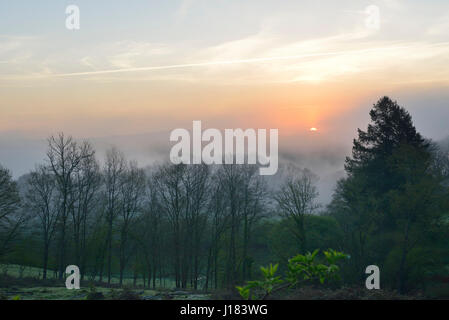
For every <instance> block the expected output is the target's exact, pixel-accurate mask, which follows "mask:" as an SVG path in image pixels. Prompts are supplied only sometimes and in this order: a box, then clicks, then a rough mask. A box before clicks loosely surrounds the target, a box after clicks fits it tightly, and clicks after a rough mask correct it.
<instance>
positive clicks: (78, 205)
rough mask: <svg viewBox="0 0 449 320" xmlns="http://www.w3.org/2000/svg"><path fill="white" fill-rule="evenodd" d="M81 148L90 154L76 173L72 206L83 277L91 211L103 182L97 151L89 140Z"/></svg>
mask: <svg viewBox="0 0 449 320" xmlns="http://www.w3.org/2000/svg"><path fill="white" fill-rule="evenodd" d="M81 149H82V150H83V152H84V153H85V154H87V155H89V156H87V157H85V158H83V159H82V161H81V162H80V165H79V167H78V168H77V170H76V171H75V174H74V183H75V188H74V193H75V204H74V206H73V207H72V208H71V209H72V210H71V213H72V222H73V237H74V242H75V262H76V264H77V265H78V266H80V271H81V275H82V277H84V273H85V265H86V255H87V247H86V242H87V232H88V226H87V223H88V219H89V213H90V212H91V211H92V208H93V206H94V205H95V200H98V199H96V195H97V194H98V189H99V187H100V184H101V175H100V169H99V164H98V162H97V160H96V159H95V151H94V149H93V147H92V146H91V144H90V143H89V142H84V143H83V145H82V147H81Z"/></svg>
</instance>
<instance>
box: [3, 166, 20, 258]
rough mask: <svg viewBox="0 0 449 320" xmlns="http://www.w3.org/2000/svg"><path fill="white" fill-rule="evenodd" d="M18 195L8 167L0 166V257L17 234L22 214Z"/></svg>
mask: <svg viewBox="0 0 449 320" xmlns="http://www.w3.org/2000/svg"><path fill="white" fill-rule="evenodd" d="M19 208H20V196H19V192H18V190H17V185H16V183H15V182H14V181H13V180H12V177H11V174H10V173H9V170H8V169H5V168H3V167H2V166H0V257H1V256H2V255H4V254H6V252H7V251H8V249H9V245H10V244H11V242H12V240H13V239H14V238H15V237H16V236H17V234H18V231H19V228H20V226H21V224H22V223H23V222H24V218H25V217H24V216H23V215H22V214H21V213H20V212H19V211H20V210H19Z"/></svg>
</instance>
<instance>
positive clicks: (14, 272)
mask: <svg viewBox="0 0 449 320" xmlns="http://www.w3.org/2000/svg"><path fill="white" fill-rule="evenodd" d="M20 268H21V266H20V265H17V264H0V274H2V275H3V274H5V271H6V274H7V275H9V276H12V277H15V278H19V277H20ZM42 274H43V269H42V268H36V267H29V266H25V267H24V270H23V273H22V277H24V278H26V277H30V278H38V279H42ZM47 278H48V279H55V277H54V270H49V269H48V270H47ZM85 280H87V281H88V280H90V277H89V276H87V277H86V278H85ZM99 280H100V277H98V276H97V277H95V279H94V281H99ZM102 281H103V282H106V281H107V276H103V280H102ZM147 281H148V280H147ZM111 283H112V284H119V283H120V277H119V275H114V274H113V275H112V277H111ZM133 284H134V279H133V277H132V276H130V275H126V274H125V276H124V278H123V285H128V286H132V285H133ZM143 284H144V283H143V278H142V277H139V278H137V281H136V285H137V286H142V287H143ZM156 286H161V285H160V283H159V279H157V281H156ZM162 286H163V287H166V288H174V287H175V282H174V281H173V279H169V278H165V279H162Z"/></svg>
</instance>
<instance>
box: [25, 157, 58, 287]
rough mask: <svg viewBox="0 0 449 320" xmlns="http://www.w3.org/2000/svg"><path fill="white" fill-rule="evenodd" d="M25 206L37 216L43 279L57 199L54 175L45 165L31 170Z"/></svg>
mask: <svg viewBox="0 0 449 320" xmlns="http://www.w3.org/2000/svg"><path fill="white" fill-rule="evenodd" d="M25 199H26V207H27V208H28V209H30V210H31V211H32V212H34V213H35V214H36V215H37V217H38V218H39V222H40V227H41V230H42V240H43V242H44V252H43V275H42V277H43V279H46V278H47V268H48V254H49V249H50V244H51V241H52V240H53V236H54V232H55V227H56V221H57V218H58V199H57V193H56V185H55V180H54V176H53V174H52V173H51V171H50V170H49V168H48V167H46V166H38V167H37V168H36V169H35V171H33V172H31V174H30V177H29V179H28V184H27V190H26V198H25Z"/></svg>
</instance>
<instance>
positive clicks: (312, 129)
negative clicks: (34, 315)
mask: <svg viewBox="0 0 449 320" xmlns="http://www.w3.org/2000/svg"><path fill="white" fill-rule="evenodd" d="M310 131H318V129H317V128H315V127H312V128H310Z"/></svg>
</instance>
